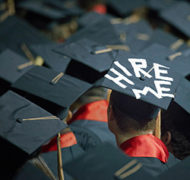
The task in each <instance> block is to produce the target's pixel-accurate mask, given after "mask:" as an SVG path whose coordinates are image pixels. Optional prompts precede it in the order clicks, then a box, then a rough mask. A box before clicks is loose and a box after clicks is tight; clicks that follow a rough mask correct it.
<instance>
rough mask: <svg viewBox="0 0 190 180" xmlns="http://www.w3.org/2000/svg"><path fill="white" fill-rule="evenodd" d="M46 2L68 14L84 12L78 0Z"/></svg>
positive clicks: (49, 0)
mask: <svg viewBox="0 0 190 180" xmlns="http://www.w3.org/2000/svg"><path fill="white" fill-rule="evenodd" d="M45 3H46V4H48V5H50V6H52V7H56V8H58V9H61V10H62V11H64V12H65V13H66V14H67V16H74V15H77V16H79V15H81V14H82V13H83V10H82V9H81V8H80V7H79V6H78V3H77V1H76V0H54V1H52V0H45Z"/></svg>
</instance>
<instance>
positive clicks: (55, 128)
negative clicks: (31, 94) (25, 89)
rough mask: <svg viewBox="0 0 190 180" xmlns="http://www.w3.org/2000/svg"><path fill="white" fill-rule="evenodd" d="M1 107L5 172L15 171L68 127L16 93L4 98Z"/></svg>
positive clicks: (0, 136) (1, 134)
mask: <svg viewBox="0 0 190 180" xmlns="http://www.w3.org/2000/svg"><path fill="white" fill-rule="evenodd" d="M0 107H1V108H0V115H1V117H2V118H1V120H0V123H1V127H0V141H1V145H2V146H1V149H0V154H1V163H2V165H1V169H3V170H5V172H7V170H8V171H9V172H11V170H12V171H14V170H15V169H16V168H18V167H19V166H20V165H21V164H22V163H23V162H24V161H26V160H27V159H28V158H30V157H32V156H34V155H35V153H37V152H38V150H39V149H40V147H41V146H42V145H43V144H44V143H47V141H49V140H50V139H51V138H52V137H54V136H56V134H57V133H58V132H60V131H61V130H62V129H64V128H66V127H67V126H66V124H64V123H63V122H62V121H60V119H59V118H58V117H56V116H53V115H52V114H50V113H48V112H47V111H45V110H44V109H42V108H40V107H39V106H37V105H35V104H33V103H31V102H30V101H28V100H26V99H25V98H23V97H21V96H19V95H18V94H16V93H14V92H12V91H8V92H7V93H6V94H4V95H3V96H1V97H0ZM13 159H14V161H13ZM7 162H11V163H7ZM5 172H4V173H5Z"/></svg>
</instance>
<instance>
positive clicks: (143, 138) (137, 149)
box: [120, 134, 169, 163]
mask: <svg viewBox="0 0 190 180" xmlns="http://www.w3.org/2000/svg"><path fill="white" fill-rule="evenodd" d="M120 148H121V149H122V150H123V151H124V152H125V154H127V155H128V156H131V157H154V158H157V159H159V160H160V161H162V162H163V163H166V162H167V161H168V158H169V152H168V150H167V147H166V146H165V145H164V143H163V142H162V141H161V140H160V139H158V138H157V137H155V136H153V135H151V134H147V135H140V136H136V137H133V138H131V139H129V140H127V141H125V142H124V143H122V144H121V145H120Z"/></svg>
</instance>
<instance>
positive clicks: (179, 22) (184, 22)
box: [161, 1, 190, 37]
mask: <svg viewBox="0 0 190 180" xmlns="http://www.w3.org/2000/svg"><path fill="white" fill-rule="evenodd" d="M161 17H162V18H163V19H164V20H166V21H167V22H169V23H170V24H172V25H173V26H174V27H176V28H177V29H178V30H180V31H181V32H182V33H184V34H185V35H186V36H187V37H190V31H189V29H190V3H188V2H185V1H182V2H178V3H175V4H174V5H173V6H171V7H170V8H167V9H165V10H163V11H162V12H161Z"/></svg>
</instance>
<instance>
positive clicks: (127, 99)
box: [108, 91, 160, 134]
mask: <svg viewBox="0 0 190 180" xmlns="http://www.w3.org/2000/svg"><path fill="white" fill-rule="evenodd" d="M159 110H160V109H159V108H158V107H156V106H154V105H151V104H149V103H146V102H144V101H142V100H137V99H135V98H134V97H131V96H128V95H124V94H122V93H119V92H116V91H113V92H112V93H111V96H110V103H109V108H108V119H109V121H108V122H109V123H108V125H109V129H110V130H111V131H112V132H113V133H114V134H117V133H123V134H125V133H128V132H129V133H130V132H134V131H138V132H141V131H142V132H146V131H154V130H155V126H156V119H157V117H158V112H159Z"/></svg>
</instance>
